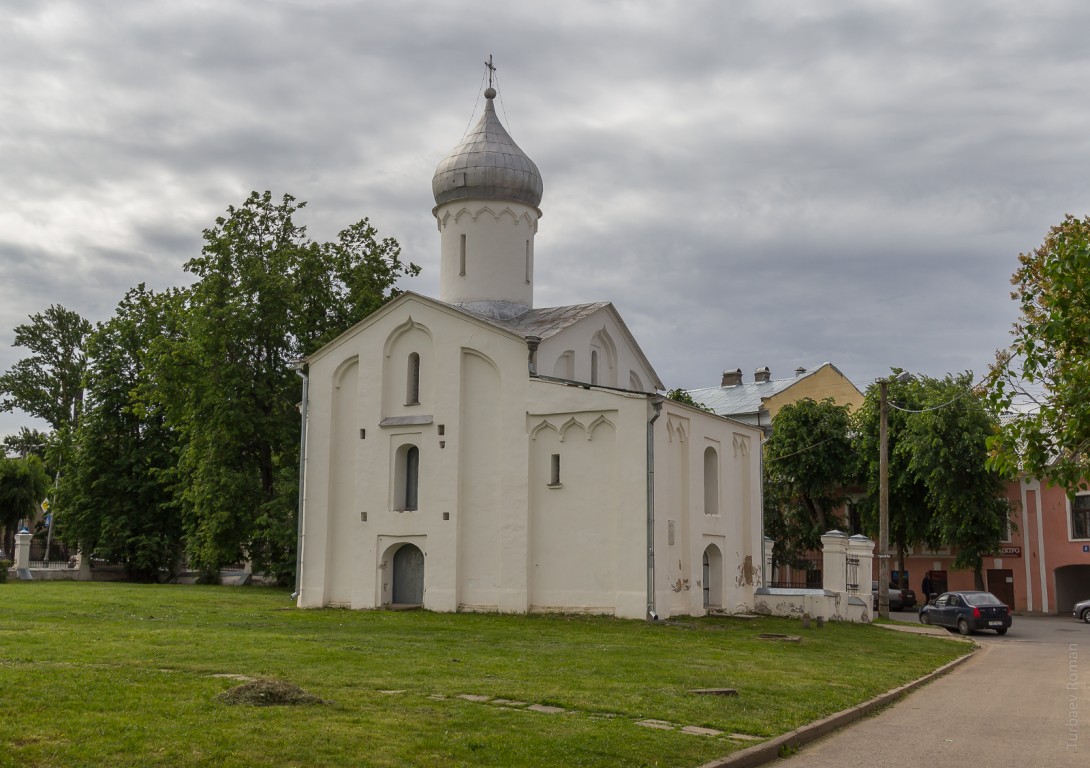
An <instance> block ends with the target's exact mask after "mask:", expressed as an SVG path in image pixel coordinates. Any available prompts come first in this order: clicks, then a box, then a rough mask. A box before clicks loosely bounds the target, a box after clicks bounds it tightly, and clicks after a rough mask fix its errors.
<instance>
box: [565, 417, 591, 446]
mask: <svg viewBox="0 0 1090 768" xmlns="http://www.w3.org/2000/svg"><path fill="white" fill-rule="evenodd" d="M576 428H578V429H580V430H582V433H581V434H582V435H583V437H585V438H587V440H590V433H589V432H588V431H587V428H586V427H585V426H583V423H582V422H581V421H579V420H578V419H577V418H575V417H574V416H572V417H571V418H569V419H568V420H567V421H565V422H564V423H563V424H562V425H561V427H560V442H564V440H565V438H567V436H568V433H569V432H571V431H572V430H573V429H576Z"/></svg>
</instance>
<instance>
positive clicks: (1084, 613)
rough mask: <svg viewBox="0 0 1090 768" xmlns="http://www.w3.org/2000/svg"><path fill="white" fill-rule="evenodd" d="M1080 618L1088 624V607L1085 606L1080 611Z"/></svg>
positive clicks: (1089, 612)
mask: <svg viewBox="0 0 1090 768" xmlns="http://www.w3.org/2000/svg"><path fill="white" fill-rule="evenodd" d="M1082 620H1083V621H1085V622H1086V623H1087V624H1090V608H1087V609H1086V610H1085V611H1083V612H1082Z"/></svg>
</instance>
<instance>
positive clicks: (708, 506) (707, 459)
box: [704, 446, 719, 515]
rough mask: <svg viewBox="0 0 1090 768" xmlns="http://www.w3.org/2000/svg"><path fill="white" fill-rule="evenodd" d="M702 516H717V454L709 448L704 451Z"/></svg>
mask: <svg viewBox="0 0 1090 768" xmlns="http://www.w3.org/2000/svg"><path fill="white" fill-rule="evenodd" d="M704 514H705V515H718V514H719V454H718V453H716V450H715V449H714V448H712V447H711V446H708V447H707V448H705V449H704Z"/></svg>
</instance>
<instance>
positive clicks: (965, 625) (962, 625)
mask: <svg viewBox="0 0 1090 768" xmlns="http://www.w3.org/2000/svg"><path fill="white" fill-rule="evenodd" d="M958 632H960V633H961V634H963V635H971V634H972V633H973V630H971V629H969V622H967V621H966V620H965V619H958Z"/></svg>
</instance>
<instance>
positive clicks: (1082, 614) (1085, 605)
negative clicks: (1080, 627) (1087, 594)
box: [1072, 600, 1090, 624]
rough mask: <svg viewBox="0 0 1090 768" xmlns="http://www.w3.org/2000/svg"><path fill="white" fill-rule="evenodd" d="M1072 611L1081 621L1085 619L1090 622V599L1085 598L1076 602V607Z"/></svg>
mask: <svg viewBox="0 0 1090 768" xmlns="http://www.w3.org/2000/svg"><path fill="white" fill-rule="evenodd" d="M1072 613H1073V615H1074V616H1075V618H1076V619H1078V620H1079V621H1085V622H1086V623H1087V624H1090V600H1083V601H1082V602H1081V603H1075V609H1074V611H1072Z"/></svg>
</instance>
